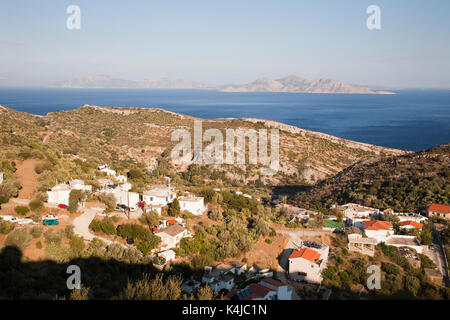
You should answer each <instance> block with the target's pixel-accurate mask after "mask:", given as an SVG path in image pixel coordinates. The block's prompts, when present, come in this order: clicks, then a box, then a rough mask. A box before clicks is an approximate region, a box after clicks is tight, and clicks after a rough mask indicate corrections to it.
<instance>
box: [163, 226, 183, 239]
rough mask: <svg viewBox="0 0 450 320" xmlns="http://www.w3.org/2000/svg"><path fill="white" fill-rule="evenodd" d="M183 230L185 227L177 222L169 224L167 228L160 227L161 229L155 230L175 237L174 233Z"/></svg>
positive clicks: (176, 233)
mask: <svg viewBox="0 0 450 320" xmlns="http://www.w3.org/2000/svg"><path fill="white" fill-rule="evenodd" d="M185 230H186V228H184V227H182V226H180V225H179V224H175V225H172V226H169V227H167V228H164V229H161V230H159V231H157V233H166V234H168V235H169V236H172V237H175V236H176V235H178V234H180V233H182V232H183V231H185Z"/></svg>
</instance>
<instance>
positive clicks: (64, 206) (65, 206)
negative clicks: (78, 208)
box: [58, 203, 68, 209]
mask: <svg viewBox="0 0 450 320" xmlns="http://www.w3.org/2000/svg"><path fill="white" fill-rule="evenodd" d="M67 207H68V206H67V205H66V204H62V203H60V204H58V208H61V209H67Z"/></svg>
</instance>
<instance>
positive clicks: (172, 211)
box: [168, 198, 180, 217]
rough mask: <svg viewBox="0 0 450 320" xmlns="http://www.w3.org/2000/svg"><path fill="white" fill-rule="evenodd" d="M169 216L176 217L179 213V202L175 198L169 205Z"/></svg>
mask: <svg viewBox="0 0 450 320" xmlns="http://www.w3.org/2000/svg"><path fill="white" fill-rule="evenodd" d="M168 214H169V216H172V217H176V216H177V215H179V214H180V202H179V201H178V199H177V198H175V199H174V200H173V202H172V203H171V204H170V206H169V212H168Z"/></svg>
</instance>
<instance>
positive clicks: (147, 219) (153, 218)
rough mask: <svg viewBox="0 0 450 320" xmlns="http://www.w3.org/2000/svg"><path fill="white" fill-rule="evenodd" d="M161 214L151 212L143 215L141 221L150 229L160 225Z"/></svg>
mask: <svg viewBox="0 0 450 320" xmlns="http://www.w3.org/2000/svg"><path fill="white" fill-rule="evenodd" d="M159 218H160V217H159V214H158V213H157V212H155V211H150V212H146V213H143V214H142V216H141V217H140V218H139V221H140V222H142V223H145V224H146V225H148V226H149V227H150V228H152V227H154V226H156V225H158V223H159Z"/></svg>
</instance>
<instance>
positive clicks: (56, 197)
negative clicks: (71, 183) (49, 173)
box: [47, 190, 70, 205]
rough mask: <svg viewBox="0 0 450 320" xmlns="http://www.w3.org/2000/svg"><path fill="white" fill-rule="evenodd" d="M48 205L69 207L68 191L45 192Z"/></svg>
mask: <svg viewBox="0 0 450 320" xmlns="http://www.w3.org/2000/svg"><path fill="white" fill-rule="evenodd" d="M47 195H48V200H47V202H48V203H56V204H65V205H69V195H70V190H58V191H47Z"/></svg>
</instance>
